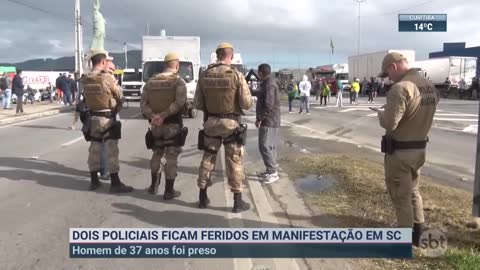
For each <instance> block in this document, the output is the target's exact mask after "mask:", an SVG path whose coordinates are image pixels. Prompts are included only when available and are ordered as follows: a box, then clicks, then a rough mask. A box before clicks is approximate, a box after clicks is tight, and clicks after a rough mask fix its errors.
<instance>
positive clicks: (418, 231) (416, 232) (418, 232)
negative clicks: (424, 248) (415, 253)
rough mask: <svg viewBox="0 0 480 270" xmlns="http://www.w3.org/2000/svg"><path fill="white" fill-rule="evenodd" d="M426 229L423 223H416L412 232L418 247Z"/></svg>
mask: <svg viewBox="0 0 480 270" xmlns="http://www.w3.org/2000/svg"><path fill="white" fill-rule="evenodd" d="M423 230H424V225H423V223H414V224H413V232H412V244H413V245H414V246H416V247H418V245H419V244H420V237H421V236H422V233H423Z"/></svg>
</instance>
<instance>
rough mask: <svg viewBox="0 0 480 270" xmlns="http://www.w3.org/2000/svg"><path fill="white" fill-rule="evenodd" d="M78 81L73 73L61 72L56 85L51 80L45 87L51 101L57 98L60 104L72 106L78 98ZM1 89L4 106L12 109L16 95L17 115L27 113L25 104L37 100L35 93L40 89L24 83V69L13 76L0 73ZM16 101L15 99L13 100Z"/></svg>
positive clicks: (18, 70) (5, 108)
mask: <svg viewBox="0 0 480 270" xmlns="http://www.w3.org/2000/svg"><path fill="white" fill-rule="evenodd" d="M77 82H78V80H75V79H74V78H73V75H72V74H69V75H67V74H66V73H60V74H59V76H58V78H57V79H56V81H55V85H53V84H52V83H51V82H50V83H49V84H48V86H47V87H46V88H45V89H44V91H45V92H43V93H47V94H48V99H49V100H50V102H51V103H53V102H54V101H55V100H56V101H58V103H60V104H64V105H66V106H72V105H73V104H74V103H75V100H76V98H77V95H76V93H77V92H78V91H77ZM0 90H1V97H2V108H3V109H4V110H11V109H12V108H11V104H12V98H13V95H15V97H16V114H15V115H16V116H20V115H23V114H25V112H24V110H23V104H24V103H26V102H28V101H30V102H31V103H32V104H33V102H34V101H35V100H36V99H35V97H34V96H35V93H36V91H38V90H35V89H32V88H31V87H30V86H29V85H24V82H23V77H22V70H21V69H17V70H16V74H15V75H14V76H13V77H12V76H10V75H9V74H0ZM13 101H14V102H15V100H13Z"/></svg>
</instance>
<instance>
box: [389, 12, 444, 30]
mask: <svg viewBox="0 0 480 270" xmlns="http://www.w3.org/2000/svg"><path fill="white" fill-rule="evenodd" d="M398 31H399V32H446V31H447V14H399V15H398Z"/></svg>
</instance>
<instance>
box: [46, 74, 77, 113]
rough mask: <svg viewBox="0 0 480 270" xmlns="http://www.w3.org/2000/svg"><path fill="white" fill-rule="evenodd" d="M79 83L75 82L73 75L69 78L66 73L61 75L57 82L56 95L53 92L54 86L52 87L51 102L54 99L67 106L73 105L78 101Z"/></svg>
mask: <svg viewBox="0 0 480 270" xmlns="http://www.w3.org/2000/svg"><path fill="white" fill-rule="evenodd" d="M77 81H78V80H74V79H73V76H72V74H69V75H68V76H67V74H66V73H60V74H59V75H58V78H57V80H56V81H55V93H54V92H53V90H54V89H53V85H50V91H51V94H50V101H52V102H53V100H54V99H56V100H57V101H58V103H60V104H64V105H65V106H68V105H70V106H71V105H73V102H74V100H76V93H77Z"/></svg>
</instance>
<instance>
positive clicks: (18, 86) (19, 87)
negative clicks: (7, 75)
mask: <svg viewBox="0 0 480 270" xmlns="http://www.w3.org/2000/svg"><path fill="white" fill-rule="evenodd" d="M12 88H13V93H14V94H15V95H16V96H17V110H16V114H15V115H17V116H18V115H22V114H24V112H23V95H24V94H25V91H24V90H23V88H24V85H23V79H22V70H21V69H17V75H15V77H14V78H13V82H12Z"/></svg>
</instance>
